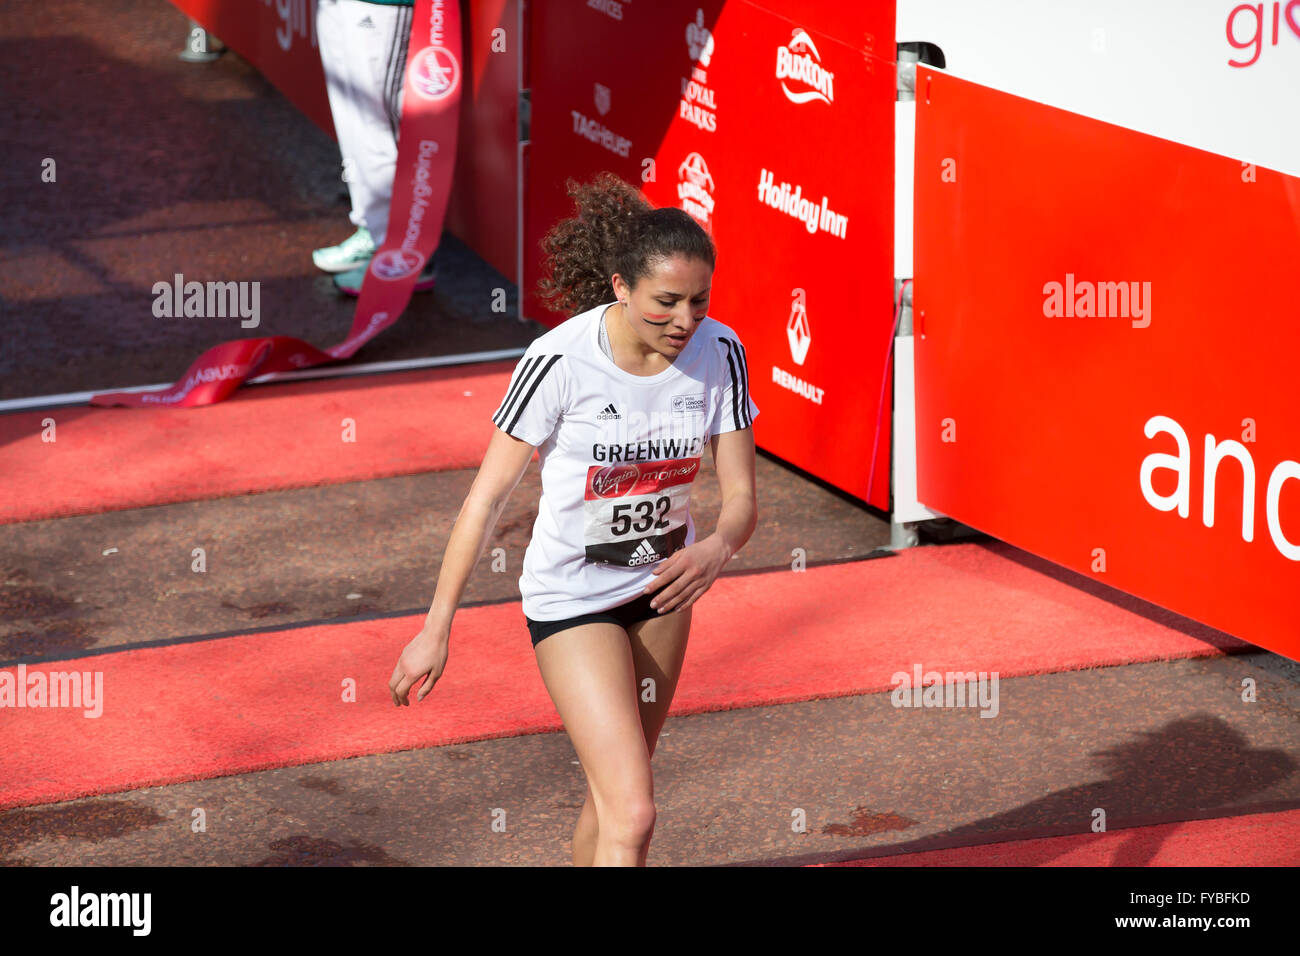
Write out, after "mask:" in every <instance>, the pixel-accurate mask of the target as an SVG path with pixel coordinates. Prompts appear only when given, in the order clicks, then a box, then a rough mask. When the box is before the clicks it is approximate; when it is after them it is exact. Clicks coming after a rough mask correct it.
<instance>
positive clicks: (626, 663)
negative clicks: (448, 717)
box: [536, 622, 655, 866]
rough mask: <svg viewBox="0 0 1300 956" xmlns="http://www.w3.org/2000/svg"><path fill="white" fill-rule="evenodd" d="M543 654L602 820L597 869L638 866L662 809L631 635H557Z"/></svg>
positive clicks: (585, 631)
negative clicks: (657, 801)
mask: <svg viewBox="0 0 1300 956" xmlns="http://www.w3.org/2000/svg"><path fill="white" fill-rule="evenodd" d="M536 654H537V666H538V669H539V670H540V671H541V675H542V681H543V682H544V683H545V684H546V689H547V691H548V692H549V693H550V695H551V700H553V701H554V702H555V707H556V709H557V710H558V711H559V713H560V719H561V720H562V721H564V727H565V729H566V730H567V731H568V732H569V739H570V740H572V741H573V747H574V750H576V751H577V753H578V759H579V760H580V761H582V767H583V770H584V771H586V774H587V780H588V786H589V788H590V791H591V803H592V804H593V807H594V810H595V815H596V817H597V818H598V820H599V826H598V828H597V830H596V840H595V851H594V853H593V854H592V860H591V862H592V864H593V865H595V866H636V865H638V864H640V863H641V862H642V861H643V860H644V851H645V847H646V845H647V844H648V843H649V839H650V834H651V833H652V832H653V831H654V816H655V809H654V784H653V781H652V779H651V776H650V752H649V750H647V748H646V742H645V735H644V733H643V732H642V729H641V715H640V711H639V710H638V708H637V694H636V671H635V666H634V663H633V657H632V649H631V646H630V642H629V639H628V634H627V632H626V631H625V630H623V628H621V627H619V626H618V625H617V624H610V623H607V622H599V623H594V624H583V625H581V626H579V627H573V628H569V629H568V630H564V631H560V632H558V633H556V634H552V635H551V636H550V637H548V638H546V639H545V640H544V641H542V642H541V643H540V644H538V645H537V647H536ZM584 812H586V811H585V810H584ZM576 850H577V847H575V855H576Z"/></svg>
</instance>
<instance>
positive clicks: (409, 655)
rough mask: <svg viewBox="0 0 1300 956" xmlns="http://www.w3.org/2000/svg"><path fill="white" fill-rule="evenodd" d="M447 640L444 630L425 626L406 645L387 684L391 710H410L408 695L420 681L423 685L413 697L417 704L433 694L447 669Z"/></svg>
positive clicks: (447, 636)
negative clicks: (391, 698) (439, 679)
mask: <svg viewBox="0 0 1300 956" xmlns="http://www.w3.org/2000/svg"><path fill="white" fill-rule="evenodd" d="M449 637H450V635H449V634H448V633H447V629H446V628H434V627H431V626H430V625H428V624H426V625H425V626H424V627H423V628H422V629H421V630H420V633H419V634H416V635H415V637H413V638H411V643H409V644H407V645H406V647H405V648H404V649H403V650H402V656H401V657H399V658H398V659H397V667H396V668H394V670H393V676H392V678H391V679H390V680H389V681H388V690H389V691H390V692H391V693H392V695H393V704H394V706H397V707H403V706H405V707H409V706H411V702H410V700H409V699H408V695H409V694H410V692H411V688H412V687H414V686H415V685H416V684H419V683H420V681H421V680H423V681H424V683H423V684H421V685H420V691H419V693H418V694H417V695H416V697H415V699H416V701H417V702H418V701H421V700H424V698H425V697H426V696H428V693H429V691H431V690H433V685H434V684H436V683H437V682H438V678H439V677H441V676H442V670H443V668H444V667H446V666H447V642H448V638H449Z"/></svg>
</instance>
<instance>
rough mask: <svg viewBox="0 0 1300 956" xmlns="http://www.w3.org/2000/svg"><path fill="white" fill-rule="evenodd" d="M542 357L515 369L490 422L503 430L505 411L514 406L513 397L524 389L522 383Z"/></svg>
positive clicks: (532, 359) (533, 358) (539, 356)
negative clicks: (503, 397) (504, 394)
mask: <svg viewBox="0 0 1300 956" xmlns="http://www.w3.org/2000/svg"><path fill="white" fill-rule="evenodd" d="M543 357H544V356H541V355H535V356H533V357H532V358H530V359H528V360H527V361H526V362H524V363H523V365H521V366H519V367H517V368H516V369H515V374H514V378H513V379H512V380H511V382H510V389H509V390H508V391H507V392H506V397H505V400H504V401H503V402H502V403H501V407H500V408H498V409H497V410H496V411H495V412H494V413H493V415H492V421H494V422H496V424H497V425H499V426H501V427H503V428H504V427H505V420H506V413H507V410H508V409H509V408H510V406H511V405H513V404H514V401H515V397H516V396H517V395H518V394H519V390H520V389H522V388H523V387H524V383H525V382H526V381H528V376H529V375H530V374H532V371H533V369H534V368H535V367H536V366H537V363H538V362H540V361H541V360H542V358H543Z"/></svg>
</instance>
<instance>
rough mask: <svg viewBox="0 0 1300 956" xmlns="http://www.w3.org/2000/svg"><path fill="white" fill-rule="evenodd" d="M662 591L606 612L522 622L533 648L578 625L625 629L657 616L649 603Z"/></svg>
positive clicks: (637, 598)
mask: <svg viewBox="0 0 1300 956" xmlns="http://www.w3.org/2000/svg"><path fill="white" fill-rule="evenodd" d="M662 590H663V589H662V588H661V589H660V590H659V591H653V592H651V593H650V594H642V595H641V596H640V597H635V598H633V599H632V600H630V601H628V602H627V603H626V604H620V605H619V606H618V607H614V608H610V609H609V610H608V611H597V612H595V613H594V614H579V615H578V616H577V617H569V618H565V619H564V620H562V621H534V620H533V619H532V618H531V617H528V616H527V615H525V616H524V620H525V621H527V622H528V632H529V633H530V634H531V635H532V636H533V647H536V646H537V645H538V644H539V643H540V642H541V641H542V640H544V639H545V638H548V637H550V636H551V635H552V634H554V633H555V632H556V631H563V630H565V629H566V628H570V627H576V626H577V625H579V624H592V623H594V622H596V621H609V622H610V623H611V624H620V625H622V626H623V627H625V628H626V627H627V626H628V625H629V624H635V623H636V622H637V621H646V620H649V619H650V618H652V617H658V616H659V609H658V608H653V607H651V606H650V602H651V601H653V600H654V599H655V598H656V597H657V596H658V595H659V593H660V591H662Z"/></svg>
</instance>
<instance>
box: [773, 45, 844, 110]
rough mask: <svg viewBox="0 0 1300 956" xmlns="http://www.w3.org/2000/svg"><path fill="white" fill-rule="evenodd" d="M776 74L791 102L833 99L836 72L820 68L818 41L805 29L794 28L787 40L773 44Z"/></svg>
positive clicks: (828, 100)
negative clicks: (779, 44) (788, 40)
mask: <svg viewBox="0 0 1300 956" xmlns="http://www.w3.org/2000/svg"><path fill="white" fill-rule="evenodd" d="M776 78H777V79H778V80H780V81H781V91H782V92H783V93H785V98H786V99H788V100H789V101H790V102H791V103H810V102H812V101H813V100H821V101H822V102H823V103H833V102H835V74H834V73H832V72H830V71H829V70H826V69H823V68H822V57H821V54H820V53H818V52H817V45H816V44H815V43H813V41H812V37H810V36H809V35H808V33H807V31H805V30H802V29H799V28H796V29H795V31H794V34H793V35H792V36H791V37H790V42H789V43H787V44H786V45H785V46H779V47H777V48H776Z"/></svg>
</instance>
